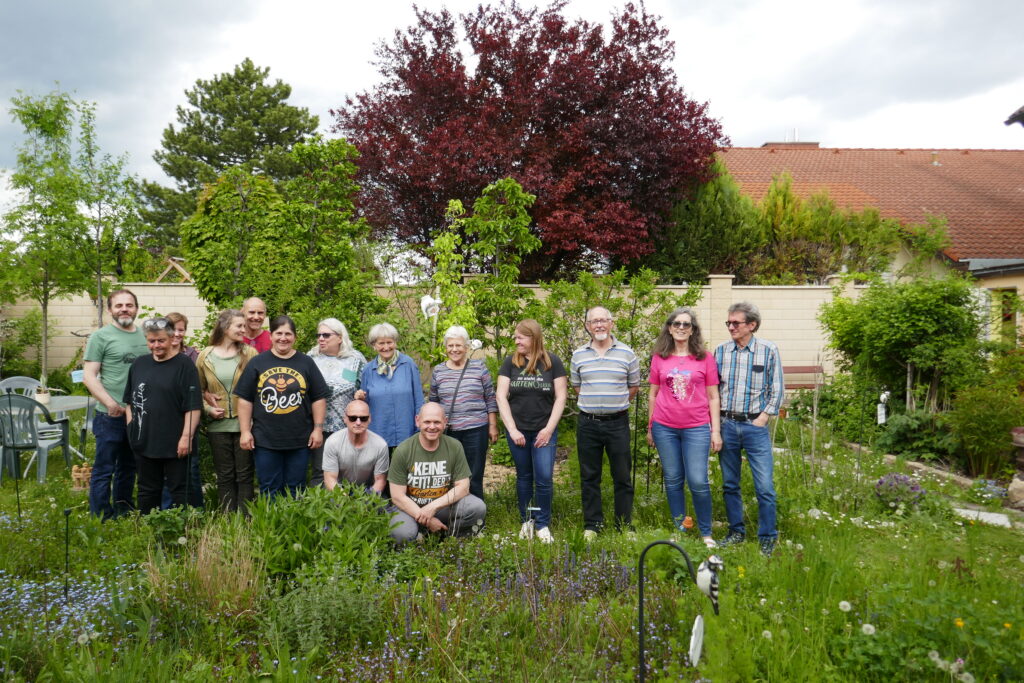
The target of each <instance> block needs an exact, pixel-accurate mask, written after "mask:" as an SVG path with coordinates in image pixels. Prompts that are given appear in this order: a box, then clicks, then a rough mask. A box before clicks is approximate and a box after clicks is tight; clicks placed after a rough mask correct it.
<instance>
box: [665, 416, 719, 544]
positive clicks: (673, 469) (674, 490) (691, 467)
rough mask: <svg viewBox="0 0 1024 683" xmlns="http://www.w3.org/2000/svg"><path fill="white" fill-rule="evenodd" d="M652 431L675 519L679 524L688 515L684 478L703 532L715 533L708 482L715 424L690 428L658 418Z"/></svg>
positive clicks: (702, 534)
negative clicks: (712, 525)
mask: <svg viewBox="0 0 1024 683" xmlns="http://www.w3.org/2000/svg"><path fill="white" fill-rule="evenodd" d="M651 435H652V436H653V437H654V444H655V445H656V446H657V448H658V457H660V458H661V470H662V472H663V473H664V475H665V497H666V498H668V510H669V512H670V513H671V514H672V523H673V524H674V525H675V526H676V527H679V526H680V525H681V524H682V522H683V519H684V518H685V517H686V493H685V492H684V491H683V484H684V482H689V484H690V496H692V497H693V510H694V512H695V513H696V515H697V527H698V528H699V529H700V533H701V536H710V535H711V485H710V484H709V483H708V453H709V452H710V451H711V425H700V426H699V427H689V428H687V429H676V428H674V427H666V426H665V425H663V424H660V423H658V422H655V423H654V424H652V425H651Z"/></svg>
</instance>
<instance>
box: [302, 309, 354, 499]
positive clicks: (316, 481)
mask: <svg viewBox="0 0 1024 683" xmlns="http://www.w3.org/2000/svg"><path fill="white" fill-rule="evenodd" d="M309 357H310V358H312V359H313V362H314V363H316V366H317V367H318V368H320V373H321V374H322V375H323V376H324V381H325V382H327V387H328V388H329V389H330V392H331V394H330V396H329V397H328V399H327V416H326V417H325V419H324V425H325V426H324V443H326V442H327V439H329V438H330V437H331V434H333V433H334V432H337V431H340V430H342V429H345V427H346V424H345V407H346V406H347V405H348V404H349V402H350V401H351V400H352V399H353V398H355V394H356V391H358V390H359V381H360V380H359V376H360V375H361V374H362V372H363V366H364V365H366V358H364V357H363V354H361V353H359V351H356V350H355V349H354V348H352V340H351V339H350V338H349V336H348V329H347V328H346V327H345V324H344V323H343V322H341V321H340V320H338V319H337V318H326V319H324V320H321V321H320V324H319V325H317V329H316V346H314V347H313V348H312V349H310V351H309ZM323 455H324V447H323V446H321V447H320V448H318V449H316V450H315V451H313V459H312V461H311V463H310V465H311V469H312V475H311V476H310V478H309V485H310V486H323V484H324V470H323Z"/></svg>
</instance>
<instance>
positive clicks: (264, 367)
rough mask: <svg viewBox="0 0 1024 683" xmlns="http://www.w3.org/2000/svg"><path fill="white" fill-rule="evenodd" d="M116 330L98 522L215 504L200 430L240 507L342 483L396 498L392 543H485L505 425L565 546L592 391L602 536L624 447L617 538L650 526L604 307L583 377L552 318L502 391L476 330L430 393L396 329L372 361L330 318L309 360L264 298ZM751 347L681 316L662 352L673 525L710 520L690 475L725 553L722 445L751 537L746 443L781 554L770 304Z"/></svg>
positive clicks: (92, 357) (737, 316)
mask: <svg viewBox="0 0 1024 683" xmlns="http://www.w3.org/2000/svg"><path fill="white" fill-rule="evenodd" d="M107 308H108V310H109V312H110V315H111V319H112V322H111V324H109V325H107V326H105V327H103V328H101V329H100V330H98V331H97V332H95V333H94V334H93V335H91V336H90V338H89V342H88V344H87V346H86V351H85V373H84V375H85V384H86V387H87V388H88V389H89V391H90V393H91V394H92V395H93V396H94V397H95V398H96V400H97V411H96V415H95V418H94V421H93V432H94V434H95V437H96V461H95V465H94V468H93V478H92V484H91V488H90V509H91V511H92V513H93V514H95V515H98V516H101V517H103V518H109V517H115V516H118V515H121V514H124V513H126V512H128V511H129V510H131V509H133V508H134V504H133V494H134V487H135V480H136V477H137V478H138V509H139V510H140V511H141V512H143V513H147V512H149V511H151V510H153V509H155V508H157V507H161V506H162V507H168V506H171V505H186V504H190V505H197V504H198V505H201V504H202V498H201V495H202V493H201V486H200V481H199V469H198V458H197V452H198V451H197V448H196V435H197V432H198V427H199V425H200V424H201V423H202V424H204V425H205V432H206V435H207V437H208V439H209V444H210V452H211V454H212V458H213V465H214V470H215V472H216V479H217V492H218V497H219V500H220V505H221V507H222V508H223V509H224V510H228V511H234V510H240V511H242V512H243V513H244V512H245V509H246V503H247V502H248V501H250V500H251V499H252V498H253V497H254V495H255V487H254V484H253V480H254V476H255V479H256V481H257V482H258V486H259V491H260V493H261V494H264V495H269V496H273V495H280V494H283V493H286V492H287V493H289V494H292V495H294V494H295V493H296V492H297V491H298V490H300V489H301V488H303V487H305V486H307V485H309V486H325V487H326V488H328V489H334V488H335V487H336V486H338V484H339V482H341V481H348V482H352V483H353V484H356V485H358V486H362V487H365V488H366V490H368V491H373V492H375V493H377V494H379V495H381V496H385V497H388V498H390V501H391V507H390V510H391V512H393V513H394V515H395V524H394V525H393V527H392V532H391V534H392V537H393V538H394V539H395V540H396V541H397V542H399V543H404V542H408V541H411V540H413V539H415V538H417V537H418V536H420V535H421V534H424V533H430V532H445V533H449V534H461V533H478V532H479V531H480V529H481V528H482V527H483V524H484V520H485V517H486V504H485V503H484V490H483V475H484V468H485V463H486V457H487V451H488V447H489V445H490V444H493V443H495V442H496V441H497V440H498V438H499V430H498V416H499V415H500V416H501V421H502V423H503V424H504V428H505V438H506V439H507V442H508V446H509V449H510V451H511V454H512V459H513V461H514V463H515V467H516V493H517V501H518V507H519V514H520V521H521V527H520V536H521V537H524V538H537V539H538V540H540V541H542V542H548V543H550V542H551V541H552V540H553V535H552V532H551V529H550V525H551V502H552V494H553V475H554V463H555V453H556V447H557V443H558V424H559V422H560V420H561V418H562V414H563V411H564V409H565V406H566V402H567V400H568V397H569V385H570V384H571V385H572V387H573V389H574V392H575V394H576V397H577V405H578V416H579V421H578V427H577V452H578V455H579V465H580V481H581V485H582V509H583V525H584V536H585V538H586V539H587V540H588V541H589V540H592V539H593V538H594V537H595V536H596V535H597V534H598V533H599V532H600V531H602V530H603V528H604V518H603V513H602V503H601V472H602V468H603V459H604V454H605V453H607V455H608V459H609V463H610V469H611V474H612V479H613V481H614V492H615V502H614V510H615V525H616V527H617V528H620V529H621V528H624V527H626V528H628V527H629V526H630V525H631V517H632V507H633V487H632V484H631V477H630V473H631V451H630V438H629V422H628V408H629V403H630V401H631V400H632V399H633V397H634V396H635V395H636V392H637V391H638V390H639V386H640V364H639V359H638V357H637V355H636V353H634V351H633V350H632V349H630V348H629V347H628V346H626V345H625V344H623V343H622V342H620V341H619V340H617V339H615V337H614V335H613V334H612V332H613V330H614V320H613V318H612V316H611V314H610V313H609V311H608V310H607V309H605V308H603V307H601V306H597V307H594V308H591V309H589V310H588V311H587V314H586V322H585V324H586V329H587V332H588V333H589V336H590V342H588V343H587V344H585V345H583V346H582V347H581V348H579V349H577V350H576V351H575V352H574V353H573V356H572V359H571V363H570V367H569V370H568V372H567V370H566V368H565V366H564V365H563V363H562V361H561V359H559V358H558V356H556V355H555V354H553V353H551V352H549V351H547V350H546V349H545V347H544V334H543V331H542V329H541V327H540V325H539V324H538V323H537V322H536V321H534V320H523V321H521V322H520V323H519V324H518V325H517V326H516V328H515V333H514V337H513V340H514V350H513V352H512V354H511V355H510V356H509V357H508V358H505V359H504V362H503V363H502V365H501V368H500V370H499V371H498V376H497V384H496V386H495V384H494V383H493V382H492V379H491V374H490V372H489V371H488V369H487V367H486V366H485V365H484V363H483V362H482V361H481V360H480V359H472V358H471V355H472V350H473V348H472V346H471V340H470V337H469V334H468V332H467V331H466V329H465V328H463V327H459V326H453V327H451V328H449V329H448V330H447V331H446V332H445V333H444V348H445V352H446V356H447V358H446V360H445V361H444V362H443V363H440V364H438V365H437V366H435V367H434V368H433V369H432V372H431V375H430V383H429V390H428V391H427V396H426V400H425V399H424V392H423V386H422V383H421V379H420V371H419V368H418V367H417V365H416V363H415V362H414V361H413V360H412V358H410V357H409V356H408V355H406V354H403V353H401V352H400V351H399V350H398V342H399V335H398V331H397V330H396V329H395V327H394V326H392V325H390V324H387V323H381V324H378V325H375V326H374V327H373V328H371V330H370V332H369V335H368V339H367V341H368V343H369V346H370V348H372V349H373V351H374V352H375V353H376V356H375V357H374V358H373V359H372V360H370V361H369V362H368V361H367V360H366V358H365V357H364V356H363V355H362V354H361V353H360V352H359V351H358V350H356V349H355V348H354V347H353V345H352V341H351V339H350V337H349V334H348V330H347V329H346V328H345V325H344V324H343V323H342V322H341V321H339V320H337V319H336V318H328V319H326V320H323V321H321V322H320V323H319V325H318V328H317V344H316V346H315V347H314V348H313V349H311V350H310V351H309V353H308V354H307V353H303V352H302V351H299V350H298V349H296V348H295V341H296V329H295V323H294V321H293V320H292V319H291V318H290V317H288V316H287V315H280V316H277V317H275V318H273V319H272V320H271V321H270V323H269V329H264V321H265V320H266V316H267V311H266V306H265V304H264V303H263V302H262V301H261V300H260V299H258V298H251V299H248V300H246V301H245V302H244V303H243V305H242V308H241V309H240V310H233V309H232V310H225V311H222V312H221V313H220V314H219V316H218V317H217V320H216V323H215V325H214V328H213V331H212V333H211V335H210V341H209V345H208V346H206V347H205V348H203V349H193V348H191V347H188V346H187V345H185V342H184V335H185V333H186V331H187V326H188V320H187V319H186V318H185V317H184V316H182V315H180V314H176V313H175V314H169V315H167V316H166V317H161V318H154V319H150V320H146V321H144V322H143V323H141V325H136V317H137V315H138V311H139V306H138V300H137V298H136V297H135V295H134V294H133V293H132V292H130V291H128V290H117V291H115V292H112V293H111V294H110V295H109V296H108V297H107ZM727 325H728V326H729V332H730V335H731V336H732V340H731V341H730V342H727V343H725V344H722V345H721V346H719V347H718V348H717V349H716V350H715V352H714V354H710V353H708V352H707V351H705V349H704V342H703V337H702V335H701V330H700V326H699V324H698V323H697V319H696V315H695V313H694V312H693V311H692V310H690V309H679V310H677V311H674V312H673V313H672V315H671V316H669V319H668V320H667V321H666V322H665V325H664V327H663V329H662V330H661V332H660V334H659V336H658V339H657V341H656V342H655V346H654V350H653V356H652V360H651V372H650V415H649V421H648V422H649V426H648V432H647V438H648V441H649V442H650V443H651V445H653V446H656V448H657V450H658V454H659V457H660V459H661V461H662V467H663V470H664V480H665V490H666V496H667V498H668V507H669V512H670V515H671V518H672V520H673V524H674V525H677V526H679V527H681V528H682V527H686V526H691V525H692V521H691V520H690V518H689V517H688V516H687V514H686V501H685V494H684V492H683V487H684V483H685V482H689V486H690V492H691V496H692V498H693V505H694V510H695V515H696V518H697V525H698V527H699V529H700V532H701V535H702V536H703V537H704V540H705V542H706V543H707V544H708V546H709V547H714V546H715V545H716V542H715V541H714V539H713V538H712V535H711V493H710V487H709V484H708V458H709V452H710V451H715V452H719V457H720V460H721V466H722V471H723V476H724V485H723V492H724V497H725V503H726V513H727V516H728V519H729V533H728V535H727V536H726V537H725V538H724V539H723V540H722V544H728V543H735V542H738V541H741V540H743V539H744V537H745V534H746V530H745V526H744V520H743V504H742V500H741V498H740V488H739V483H740V462H741V460H740V451H741V449H745V450H746V453H747V459H748V462H749V463H750V467H751V471H752V472H753V475H754V484H755V489H756V491H757V496H758V504H759V511H760V514H759V529H758V536H759V538H760V540H761V545H762V550H763V551H764V552H766V553H767V554H770V553H771V550H772V548H773V547H774V544H775V538H776V535H777V532H776V529H775V494H774V488H773V484H772V453H771V444H770V439H769V436H768V432H767V428H766V423H767V421H768V418H769V416H770V415H774V414H776V413H777V412H778V409H779V407H780V405H781V401H782V397H783V394H782V391H783V379H782V367H781V364H780V360H779V354H778V350H777V348H776V347H775V346H774V345H773V344H772V343H771V342H768V341H765V340H762V339H760V338H757V337H755V336H754V332H755V331H756V330H757V328H758V326H759V325H760V314H759V313H758V311H757V308H756V307H755V306H753V305H751V304H746V303H742V304H736V305H734V306H733V307H732V308H730V309H729V320H728V322H727Z"/></svg>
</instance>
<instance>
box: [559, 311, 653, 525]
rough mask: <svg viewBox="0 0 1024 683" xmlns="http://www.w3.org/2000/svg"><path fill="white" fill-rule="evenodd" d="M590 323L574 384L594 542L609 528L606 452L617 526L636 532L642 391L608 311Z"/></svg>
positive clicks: (576, 356) (590, 315)
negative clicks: (632, 434) (632, 405)
mask: <svg viewBox="0 0 1024 683" xmlns="http://www.w3.org/2000/svg"><path fill="white" fill-rule="evenodd" d="M585 321H586V327H587V332H588V333H589V334H590V343H588V344H584V345H583V346H581V347H580V348H578V349H576V351H575V352H573V354H572V363H571V366H570V373H569V381H570V382H571V383H572V386H573V388H574V389H575V390H576V394H577V397H578V401H577V406H578V408H579V422H578V425H577V427H576V453H577V454H578V455H579V459H580V484H581V488H582V494H583V537H584V538H585V539H586V540H587V541H588V542H589V541H592V540H593V539H594V537H596V536H597V533H598V532H599V531H601V529H602V527H603V526H604V512H603V511H602V509H601V468H602V466H603V465H604V452H605V451H607V452H608V463H609V465H610V467H611V473H612V481H614V482H615V526H616V528H619V529H621V528H623V527H624V526H625V527H626V528H630V527H631V526H632V524H631V521H632V518H633V483H632V481H631V480H630V468H631V457H630V450H629V402H630V401H631V400H633V397H634V396H636V392H637V390H638V389H639V387H640V362H639V360H637V357H636V354H635V353H633V349H631V348H629V347H628V346H626V345H625V344H623V343H622V342H620V341H618V340H616V339H615V337H613V336H612V328H613V327H614V326H615V322H614V321H613V320H612V315H611V313H610V312H609V311H608V309H606V308H603V307H601V306H595V307H594V308H591V309H590V310H588V311H587V314H586V318H585Z"/></svg>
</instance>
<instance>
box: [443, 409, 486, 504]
mask: <svg viewBox="0 0 1024 683" xmlns="http://www.w3.org/2000/svg"><path fill="white" fill-rule="evenodd" d="M448 436H450V437H452V438H453V439H455V440H456V441H458V442H459V443H461V444H462V450H464V451H465V452H466V462H468V463H469V473H470V474H469V492H470V493H472V494H473V495H474V496H476V497H477V498H479V499H480V500H483V499H484V467H485V466H486V465H487V446H488V441H489V440H490V428H489V427H488V426H487V425H484V426H483V427H475V428H473V429H460V430H459V431H451V432H448Z"/></svg>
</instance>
